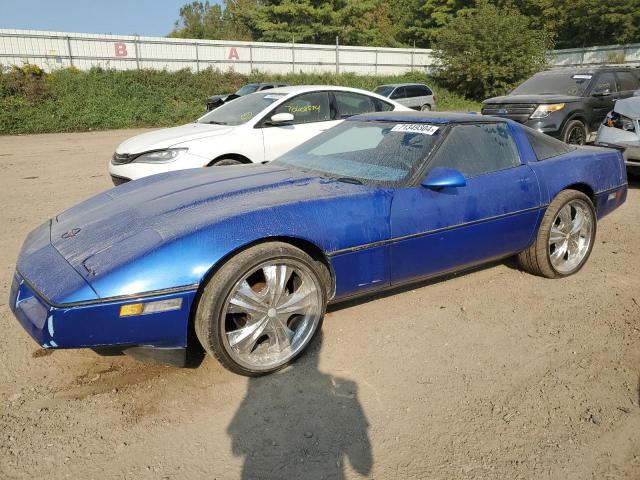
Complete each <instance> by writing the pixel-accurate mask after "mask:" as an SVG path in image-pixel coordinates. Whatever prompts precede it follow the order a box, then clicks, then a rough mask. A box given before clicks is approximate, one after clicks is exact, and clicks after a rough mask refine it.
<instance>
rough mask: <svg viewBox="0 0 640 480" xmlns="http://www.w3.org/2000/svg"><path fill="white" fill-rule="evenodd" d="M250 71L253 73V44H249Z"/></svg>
mask: <svg viewBox="0 0 640 480" xmlns="http://www.w3.org/2000/svg"><path fill="white" fill-rule="evenodd" d="M249 70H250V72H249V73H253V45H252V44H249Z"/></svg>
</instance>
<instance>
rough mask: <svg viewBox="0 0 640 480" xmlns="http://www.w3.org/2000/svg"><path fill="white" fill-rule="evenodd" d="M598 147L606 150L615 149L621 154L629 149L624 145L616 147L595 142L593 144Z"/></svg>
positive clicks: (611, 144)
mask: <svg viewBox="0 0 640 480" xmlns="http://www.w3.org/2000/svg"><path fill="white" fill-rule="evenodd" d="M593 145H594V146H596V147H605V148H613V149H615V150H619V151H621V152H624V151H625V150H626V149H627V147H625V146H624V145H616V144H613V143H606V142H594V144H593Z"/></svg>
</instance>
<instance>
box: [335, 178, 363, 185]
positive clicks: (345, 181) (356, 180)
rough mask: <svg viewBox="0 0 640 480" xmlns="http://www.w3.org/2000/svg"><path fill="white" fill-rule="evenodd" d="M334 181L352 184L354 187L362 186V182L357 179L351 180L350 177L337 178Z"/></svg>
mask: <svg viewBox="0 0 640 480" xmlns="http://www.w3.org/2000/svg"><path fill="white" fill-rule="evenodd" d="M336 180H337V181H338V182H344V183H353V184H354V185H362V182H361V181H360V180H358V179H357V178H351V177H338V178H336Z"/></svg>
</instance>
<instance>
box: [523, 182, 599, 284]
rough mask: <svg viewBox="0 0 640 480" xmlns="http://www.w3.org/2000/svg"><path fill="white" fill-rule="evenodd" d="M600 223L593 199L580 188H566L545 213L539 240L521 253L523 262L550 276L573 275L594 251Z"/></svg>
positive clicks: (528, 270) (538, 234)
mask: <svg viewBox="0 0 640 480" xmlns="http://www.w3.org/2000/svg"><path fill="white" fill-rule="evenodd" d="M581 218H582V223H581V220H580V219H581ZM596 226H597V219H596V211H595V209H594V207H593V203H592V202H591V199H589V197H587V196H586V195H585V194H584V193H582V192H579V191H577V190H563V191H562V192H560V193H559V194H558V195H557V196H556V198H554V199H553V201H552V202H551V204H550V205H549V207H548V208H547V211H546V212H545V214H544V216H543V217H542V222H541V223H540V228H539V229H538V233H537V234H536V239H535V241H534V242H533V243H532V244H531V246H529V248H527V249H526V250H524V251H523V252H520V253H519V254H518V260H519V262H520V265H521V266H522V268H523V269H524V270H526V271H527V272H529V273H532V274H534V275H539V276H542V277H547V278H561V277H567V276H569V275H573V274H574V273H576V272H577V271H578V270H580V269H581V268H582V267H583V266H584V264H585V263H586V262H587V260H588V259H589V255H591V250H592V249H593V243H594V241H595V237H596Z"/></svg>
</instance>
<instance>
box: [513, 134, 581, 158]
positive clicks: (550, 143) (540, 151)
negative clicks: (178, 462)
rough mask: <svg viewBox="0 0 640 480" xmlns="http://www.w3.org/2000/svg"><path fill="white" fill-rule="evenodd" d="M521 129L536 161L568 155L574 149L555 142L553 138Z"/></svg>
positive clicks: (558, 141)
mask: <svg viewBox="0 0 640 480" xmlns="http://www.w3.org/2000/svg"><path fill="white" fill-rule="evenodd" d="M523 128H524V132H525V133H526V135H527V138H528V139H529V143H530V144H531V148H533V151H534V152H535V154H536V158H537V159H538V160H546V159H547V158H552V157H557V156H558V155H564V154H565V153H569V152H571V151H573V150H574V147H572V146H570V145H567V144H566V143H564V142H561V141H560V140H556V139H555V138H553V137H550V136H548V135H545V134H543V133H540V132H536V131H535V130H533V129H531V128H529V127H523Z"/></svg>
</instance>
